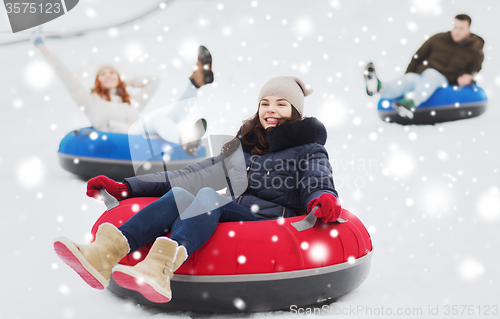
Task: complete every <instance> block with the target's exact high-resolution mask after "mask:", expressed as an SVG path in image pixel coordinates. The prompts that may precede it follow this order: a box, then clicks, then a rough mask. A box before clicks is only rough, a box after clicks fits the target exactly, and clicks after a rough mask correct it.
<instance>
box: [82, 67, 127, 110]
mask: <svg viewBox="0 0 500 319" xmlns="http://www.w3.org/2000/svg"><path fill="white" fill-rule="evenodd" d="M115 72H116V70H115ZM116 74H118V72H116ZM94 85H95V87H94V88H93V89H92V90H91V92H92V93H97V95H99V96H100V97H101V99H104V100H106V101H111V97H110V96H109V89H106V88H104V87H103V86H102V83H101V81H99V73H97V75H96V77H95V84H94ZM125 87H126V85H125V83H124V82H123V81H122V79H121V78H120V75H119V74H118V85H117V86H116V95H118V96H119V97H121V98H122V101H123V102H124V103H128V104H129V105H130V95H129V94H128V92H127V90H125Z"/></svg>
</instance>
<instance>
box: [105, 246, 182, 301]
mask: <svg viewBox="0 0 500 319" xmlns="http://www.w3.org/2000/svg"><path fill="white" fill-rule="evenodd" d="M186 258H187V251H186V248H184V246H178V245H177V242H175V241H173V240H171V239H170V238H167V237H159V238H157V239H156V241H155V242H154V244H153V247H151V250H150V251H149V253H148V255H147V256H146V258H144V260H143V261H141V262H140V263H138V264H137V265H135V266H134V267H131V266H124V265H117V266H116V267H115V268H113V279H114V280H115V282H116V283H117V284H118V285H119V286H121V287H123V288H127V289H130V290H134V291H137V292H139V293H140V294H142V295H143V296H144V297H145V298H146V299H148V300H149V301H152V302H155V303H166V302H169V301H170V299H172V291H171V290H170V280H171V279H172V277H173V276H174V271H176V270H177V268H179V267H180V266H181V265H182V263H183V262H184V261H185V260H186Z"/></svg>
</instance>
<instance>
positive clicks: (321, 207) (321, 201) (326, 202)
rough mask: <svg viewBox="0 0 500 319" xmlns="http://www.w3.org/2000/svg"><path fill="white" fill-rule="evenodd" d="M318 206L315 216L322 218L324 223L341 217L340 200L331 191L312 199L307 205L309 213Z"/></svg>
mask: <svg viewBox="0 0 500 319" xmlns="http://www.w3.org/2000/svg"><path fill="white" fill-rule="evenodd" d="M316 206H318V209H316V211H315V212H314V216H316V217H318V218H320V219H321V220H322V221H323V222H324V223H328V222H334V221H336V220H337V219H338V218H339V217H340V212H341V211H342V207H341V206H340V202H339V200H338V199H337V198H336V197H335V196H333V195H332V194H330V193H323V194H321V196H320V197H319V198H314V199H311V201H310V202H309V204H308V205H307V213H308V214H309V213H310V212H311V210H312V209H313V208H314V207H316Z"/></svg>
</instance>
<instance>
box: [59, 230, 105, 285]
mask: <svg viewBox="0 0 500 319" xmlns="http://www.w3.org/2000/svg"><path fill="white" fill-rule="evenodd" d="M54 250H55V251H56V254H57V255H58V256H59V258H61V259H62V260H63V261H64V262H65V263H66V264H67V265H68V266H70V267H71V268H73V270H74V271H76V273H77V274H78V275H80V277H82V279H83V280H84V281H85V282H86V283H87V284H88V285H89V286H90V287H92V288H95V289H99V290H103V289H105V288H106V287H107V286H108V284H109V280H107V279H106V278H104V276H103V275H101V274H100V273H99V272H98V271H97V270H96V269H95V268H94V267H92V266H91V265H90V263H89V262H88V261H87V259H86V258H85V257H84V256H83V254H82V253H81V252H80V250H78V248H77V247H76V246H75V245H74V244H73V243H72V242H71V241H69V240H68V239H66V238H63V237H60V238H57V239H56V240H55V242H54Z"/></svg>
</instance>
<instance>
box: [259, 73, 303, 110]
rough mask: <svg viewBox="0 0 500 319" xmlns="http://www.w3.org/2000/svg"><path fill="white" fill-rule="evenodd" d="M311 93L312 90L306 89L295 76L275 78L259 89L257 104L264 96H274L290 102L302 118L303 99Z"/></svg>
mask: <svg viewBox="0 0 500 319" xmlns="http://www.w3.org/2000/svg"><path fill="white" fill-rule="evenodd" d="M312 92H313V90H312V89H307V88H306V85H305V84H304V82H302V81H301V80H300V79H299V78H297V77H295V76H277V77H274V78H272V79H271V80H269V81H268V82H267V83H266V84H264V86H263V87H262V89H260V93H259V103H260V101H261V100H262V99H263V98H264V97H266V96H269V95H276V96H279V97H282V98H284V99H285V100H287V101H288V102H290V103H291V104H292V105H293V106H294V107H295V108H296V109H297V111H299V113H300V115H301V116H302V115H303V112H304V97H306V96H308V95H310V94H311V93H312Z"/></svg>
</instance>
